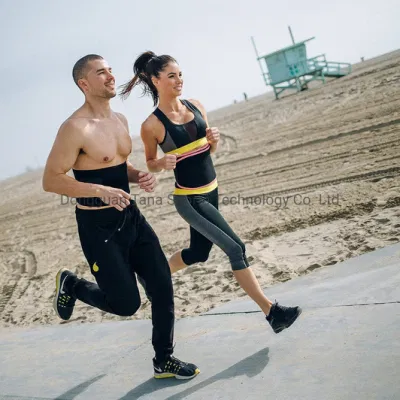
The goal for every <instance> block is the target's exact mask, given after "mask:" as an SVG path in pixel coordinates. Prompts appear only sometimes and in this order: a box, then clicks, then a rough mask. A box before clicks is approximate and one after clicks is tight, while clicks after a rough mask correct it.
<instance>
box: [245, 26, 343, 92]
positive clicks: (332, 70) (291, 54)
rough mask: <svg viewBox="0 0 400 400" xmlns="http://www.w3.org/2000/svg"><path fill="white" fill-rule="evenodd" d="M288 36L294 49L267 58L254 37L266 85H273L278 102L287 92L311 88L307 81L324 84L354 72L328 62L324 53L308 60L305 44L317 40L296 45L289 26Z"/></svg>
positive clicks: (286, 49)
mask: <svg viewBox="0 0 400 400" xmlns="http://www.w3.org/2000/svg"><path fill="white" fill-rule="evenodd" d="M289 33H290V36H291V38H292V42H293V44H292V45H291V46H288V47H285V48H283V49H280V50H277V51H275V52H273V53H270V54H267V55H265V56H259V55H258V52H257V48H256V44H255V42H254V38H253V37H252V38H251V40H252V42H253V46H254V50H255V52H256V56H257V61H258V62H259V64H260V68H261V73H262V76H263V78H264V82H265V84H266V85H267V86H272V88H273V89H274V93H275V98H276V99H278V98H279V95H280V94H281V93H282V92H283V91H284V90H287V89H292V90H293V89H294V90H297V91H298V92H300V91H302V90H307V89H308V82H311V81H314V80H321V81H322V82H323V83H325V82H326V80H325V78H340V77H342V76H345V75H348V74H349V73H351V64H349V63H342V62H332V61H327V60H326V57H325V54H322V55H319V56H316V57H314V58H307V50H306V43H307V42H309V41H310V40H313V39H315V37H312V38H310V39H307V40H303V41H302V42H298V43H295V41H294V38H293V34H292V30H291V29H290V26H289Z"/></svg>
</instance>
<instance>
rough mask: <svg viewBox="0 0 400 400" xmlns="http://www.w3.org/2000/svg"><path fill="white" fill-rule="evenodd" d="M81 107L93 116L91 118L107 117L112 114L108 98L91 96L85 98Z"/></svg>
mask: <svg viewBox="0 0 400 400" xmlns="http://www.w3.org/2000/svg"><path fill="white" fill-rule="evenodd" d="M83 107H84V108H85V109H86V110H88V112H89V113H90V114H91V115H92V116H93V118H109V117H110V116H111V114H112V110H111V107H110V99H105V98H99V97H98V98H92V99H86V101H85V104H84V105H83Z"/></svg>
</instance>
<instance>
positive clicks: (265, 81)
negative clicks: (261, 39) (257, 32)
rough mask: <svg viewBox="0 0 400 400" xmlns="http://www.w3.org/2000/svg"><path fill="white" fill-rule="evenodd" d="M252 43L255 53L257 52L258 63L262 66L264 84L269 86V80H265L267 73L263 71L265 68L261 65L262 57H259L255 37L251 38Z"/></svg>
mask: <svg viewBox="0 0 400 400" xmlns="http://www.w3.org/2000/svg"><path fill="white" fill-rule="evenodd" d="M251 42H252V43H253V47H254V51H255V52H256V57H257V61H258V64H259V65H260V69H261V74H262V77H263V79H264V83H265V84H266V85H268V81H267V79H266V78H265V73H264V70H263V67H262V64H261V61H260V57H259V55H258V51H257V47H256V43H255V41H254V38H253V36H252V37H251Z"/></svg>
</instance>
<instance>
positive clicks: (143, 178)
mask: <svg viewBox="0 0 400 400" xmlns="http://www.w3.org/2000/svg"><path fill="white" fill-rule="evenodd" d="M138 178H139V187H140V189H143V190H144V191H145V192H147V193H150V192H153V191H154V188H155V187H156V178H155V176H154V175H153V174H152V173H151V172H143V171H140V172H139V174H138Z"/></svg>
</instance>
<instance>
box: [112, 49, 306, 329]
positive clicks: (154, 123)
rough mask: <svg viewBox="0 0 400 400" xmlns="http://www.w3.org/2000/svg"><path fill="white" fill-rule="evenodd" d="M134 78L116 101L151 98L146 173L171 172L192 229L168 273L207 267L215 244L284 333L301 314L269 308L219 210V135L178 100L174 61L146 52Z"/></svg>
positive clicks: (198, 109)
mask: <svg viewBox="0 0 400 400" xmlns="http://www.w3.org/2000/svg"><path fill="white" fill-rule="evenodd" d="M133 72H134V76H133V78H132V79H131V80H130V81H128V82H127V83H126V84H124V85H123V86H122V88H121V91H120V96H121V98H123V99H126V98H127V97H128V96H129V94H130V92H131V91H132V89H133V88H134V87H135V86H137V85H142V87H143V89H144V94H150V95H151V97H152V99H153V103H154V107H156V108H155V110H154V111H153V113H152V114H151V115H150V116H149V117H148V118H147V119H146V120H145V121H144V122H143V124H142V126H141V138H142V141H143V144H144V148H145V155H146V161H147V167H148V169H149V171H151V172H160V171H162V170H163V169H165V170H173V171H174V175H175V188H174V192H173V198H174V204H175V207H176V210H177V211H178V213H179V215H180V216H181V217H182V218H183V219H184V220H185V221H186V222H187V223H188V224H189V226H190V245H189V247H188V248H185V249H182V250H179V251H178V252H176V253H175V254H173V255H172V257H171V258H170V260H169V267H170V269H171V273H174V272H177V271H179V270H180V269H182V268H185V267H187V266H190V265H193V264H195V263H197V262H205V261H207V259H208V256H209V253H210V250H211V248H212V246H213V244H216V245H217V246H218V247H219V248H221V249H222V250H223V251H224V252H225V253H226V255H227V256H228V258H229V261H230V264H231V268H232V270H233V274H234V276H235V278H236V280H237V281H238V282H239V284H240V286H241V287H242V289H243V290H244V291H245V292H246V293H247V294H248V295H249V296H250V297H251V298H252V299H253V300H254V301H255V302H256V303H257V304H258V306H259V307H260V308H261V310H262V311H263V313H264V314H265V316H266V319H267V321H268V322H269V324H270V326H271V327H272V329H273V331H274V332H275V333H279V332H281V331H283V330H284V329H286V328H288V327H289V326H291V325H292V324H293V322H294V321H295V320H296V319H297V317H298V316H299V315H300V313H301V308H300V307H298V306H296V307H285V306H282V305H280V304H279V303H272V302H271V301H270V300H269V299H268V298H267V297H266V296H265V295H264V293H263V291H262V290H261V287H260V285H259V283H258V280H257V278H256V277H255V275H254V273H253V271H252V269H251V268H250V267H249V262H248V260H247V257H246V248H245V245H244V243H243V242H242V241H241V240H240V238H239V237H238V236H237V235H236V234H235V232H233V230H232V229H231V227H230V226H229V225H228V223H227V222H226V221H225V219H224V217H223V216H222V215H221V213H220V212H219V210H218V181H217V175H216V171H215V169H214V165H213V161H212V158H211V153H214V152H215V151H216V149H217V146H218V141H219V131H218V129H217V128H215V127H211V128H210V127H209V126H208V120H207V114H206V111H205V109H204V107H203V105H202V104H201V103H200V102H199V101H197V100H193V99H190V100H183V99H179V97H180V96H181V94H182V87H183V78H182V71H181V70H180V67H179V65H178V63H177V61H176V60H175V59H174V58H173V57H171V56H169V55H161V56H157V55H156V54H155V53H153V52H151V51H147V52H144V53H142V54H141V55H140V56H139V57H138V58H137V59H136V60H135V62H134V65H133ZM158 146H159V147H160V148H161V150H162V151H163V153H164V154H165V155H164V157H162V158H158V157H157V147H158Z"/></svg>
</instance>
